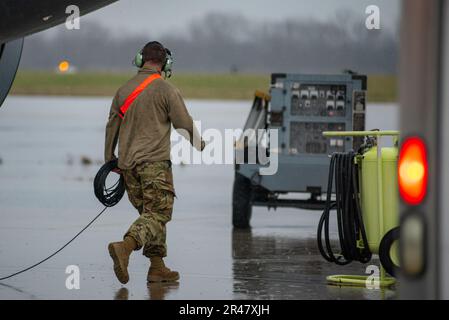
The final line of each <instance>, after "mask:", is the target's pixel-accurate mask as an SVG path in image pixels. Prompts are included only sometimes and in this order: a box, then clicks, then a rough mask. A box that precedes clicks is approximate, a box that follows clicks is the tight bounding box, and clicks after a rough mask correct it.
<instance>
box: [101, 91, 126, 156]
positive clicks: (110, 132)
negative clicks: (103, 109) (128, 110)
mask: <svg viewBox="0 0 449 320" xmlns="http://www.w3.org/2000/svg"><path fill="white" fill-rule="evenodd" d="M118 111H119V105H118V93H117V94H116V95H115V97H114V100H113V101H112V104H111V110H110V112H109V120H108V123H107V125H106V139H105V144H104V160H105V162H109V161H111V160H114V159H116V158H117V157H116V156H115V148H116V146H117V141H118V134H119V131H120V124H121V121H122V119H121V118H120V117H119V115H118Z"/></svg>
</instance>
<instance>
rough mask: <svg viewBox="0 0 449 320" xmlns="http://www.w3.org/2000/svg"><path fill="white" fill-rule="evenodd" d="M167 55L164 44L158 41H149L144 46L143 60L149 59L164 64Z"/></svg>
mask: <svg viewBox="0 0 449 320" xmlns="http://www.w3.org/2000/svg"><path fill="white" fill-rule="evenodd" d="M166 57H167V52H166V51H165V48H164V46H163V45H162V44H161V43H159V42H157V41H151V42H148V43H147V44H146V45H145V47H143V50H142V58H143V62H147V61H149V62H152V63H155V64H158V65H161V66H163V65H164V64H165V59H166Z"/></svg>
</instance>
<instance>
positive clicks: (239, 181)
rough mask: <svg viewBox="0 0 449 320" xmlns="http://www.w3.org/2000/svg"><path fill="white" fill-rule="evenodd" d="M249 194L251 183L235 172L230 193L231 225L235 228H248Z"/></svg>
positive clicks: (250, 208) (250, 210)
mask: <svg viewBox="0 0 449 320" xmlns="http://www.w3.org/2000/svg"><path fill="white" fill-rule="evenodd" d="M251 193H252V191H251V181H250V180H249V179H248V178H246V177H244V176H242V175H241V174H239V173H237V172H236V173H235V179H234V190H233V193H232V224H233V226H234V227H235V228H240V229H247V228H249V227H250V225H249V221H250V220H251V213H252V206H251Z"/></svg>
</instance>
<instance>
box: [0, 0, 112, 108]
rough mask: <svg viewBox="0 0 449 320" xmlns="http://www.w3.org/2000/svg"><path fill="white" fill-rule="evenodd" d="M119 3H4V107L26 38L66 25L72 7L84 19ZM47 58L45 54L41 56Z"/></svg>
mask: <svg viewBox="0 0 449 320" xmlns="http://www.w3.org/2000/svg"><path fill="white" fill-rule="evenodd" d="M115 1H117V0H0V106H1V105H2V103H3V101H4V99H5V98H6V96H7V95H8V92H9V89H10V87H11V85H12V83H13V81H14V78H15V75H16V71H17V67H18V66H19V62H20V56H21V54H22V46H23V37H25V36H27V35H30V34H33V33H36V32H39V31H42V30H45V29H48V28H51V27H53V26H56V25H58V24H60V23H62V22H64V21H65V20H66V19H67V17H68V14H67V13H66V8H67V7H68V6H69V5H77V6H78V7H79V9H80V13H81V15H84V14H87V13H89V12H91V11H94V10H97V9H99V8H101V7H104V6H106V5H108V4H110V3H112V2H115ZM37 54H43V53H37Z"/></svg>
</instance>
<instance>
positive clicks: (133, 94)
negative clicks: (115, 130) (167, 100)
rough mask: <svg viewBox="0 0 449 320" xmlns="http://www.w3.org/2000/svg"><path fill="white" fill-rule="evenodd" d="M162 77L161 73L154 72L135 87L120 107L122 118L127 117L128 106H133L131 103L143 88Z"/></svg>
mask: <svg viewBox="0 0 449 320" xmlns="http://www.w3.org/2000/svg"><path fill="white" fill-rule="evenodd" d="M159 78H161V75H160V74H158V73H155V74H152V75H151V76H149V77H148V78H146V79H145V81H143V82H142V83H141V84H139V86H138V87H137V88H136V89H134V91H133V92H131V94H130V95H129V96H128V97H127V98H126V100H125V102H124V103H123V105H122V106H121V107H120V111H119V113H118V115H119V116H120V118H122V119H123V118H124V117H125V113H126V111H128V108H129V107H130V106H131V104H132V103H133V102H134V100H136V98H137V97H138V96H139V95H140V94H141V93H142V91H143V90H145V88H146V87H148V86H149V85H150V84H151V83H152V82H153V81H154V80H156V79H159Z"/></svg>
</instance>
